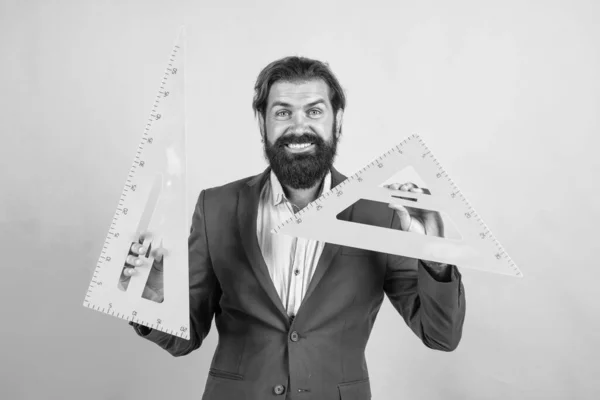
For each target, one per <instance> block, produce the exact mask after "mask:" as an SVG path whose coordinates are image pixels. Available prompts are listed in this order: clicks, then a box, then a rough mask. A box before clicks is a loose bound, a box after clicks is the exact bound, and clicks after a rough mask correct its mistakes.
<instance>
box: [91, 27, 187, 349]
mask: <svg viewBox="0 0 600 400" xmlns="http://www.w3.org/2000/svg"><path fill="white" fill-rule="evenodd" d="M185 39H186V36H185V26H184V25H182V26H180V28H179V30H178V33H177V36H176V38H175V40H174V41H173V43H172V45H171V46H170V49H171V51H170V52H169V60H168V61H167V63H166V64H167V65H166V66H165V68H164V69H163V75H162V78H161V81H160V83H159V86H158V90H157V91H156V95H155V96H154V103H152V104H151V106H150V111H149V113H148V114H147V115H149V118H148V120H151V116H152V114H153V111H152V109H153V108H154V107H155V106H154V104H155V103H156V99H158V98H160V91H161V90H162V88H161V86H162V85H164V83H165V80H164V79H165V77H166V76H168V74H167V71H168V69H169V61H170V58H171V57H172V56H173V55H174V52H176V51H175V49H176V48H182V50H183V51H182V52H183V58H182V64H183V65H184V74H183V87H184V95H183V106H184V107H183V121H184V123H183V129H184V152H185V167H184V168H185V183H184V185H185V187H186V188H187V185H188V183H189V180H188V157H187V148H186V146H187V121H186V119H185V116H186V114H187V102H186V101H185V100H186V96H185V83H186V74H185V62H186V40H185ZM148 120H147V121H148ZM146 126H147V125H146ZM151 129H152V125H150V129H148V130H146V129H145V128H144V130H143V132H142V133H141V135H140V136H141V139H140V140H139V142H138V147H139V145H140V144H141V143H142V142H143V141H144V137H145V136H146V135H147V134H148V132H149V131H150V130H151ZM135 160H136V157H135V149H134V156H133V161H131V165H130V167H129V169H128V171H127V175H126V177H125V179H124V180H123V182H124V184H123V185H122V189H121V191H120V195H119V197H118V199H117V202H116V203H117V204H116V206H115V207H114V210H115V212H114V213H113V216H112V220H111V223H110V224H109V226H108V229H107V230H106V235H105V237H104V242H103V244H102V248H101V249H100V255H99V256H98V260H97V261H96V266H95V267H94V270H93V271H92V273H91V276H90V278H89V280H88V281H89V284H88V286H87V288H86V292H85V294H84V300H83V304H82V305H83V307H85V308H87V309H91V310H94V311H98V312H101V313H103V314H106V315H108V316H112V317H115V318H118V319H121V320H124V321H128V322H134V323H138V324H140V325H143V326H146V327H148V328H151V329H153V330H158V331H161V332H164V333H168V334H170V335H173V336H177V337H180V338H182V339H186V340H190V331H191V318H190V316H189V299H188V316H187V318H188V321H187V326H188V329H187V330H186V331H185V334H182V335H179V333H182V332H181V331H174V332H175V333H173V330H172V329H168V328H167V327H164V328H163V327H162V326H161V327H159V326H158V325H157V327H153V325H154V324H150V323H148V324H146V323H145V321H141V320H140V319H139V318H130V317H129V316H127V315H126V314H122V315H123V316H119V315H118V314H121V313H120V312H118V313H117V315H115V314H114V313H112V314H111V313H110V309H109V310H105V308H103V309H100V306H99V305H98V304H96V303H92V302H91V301H90V300H88V299H87V298H88V295H89V293H90V292H91V291H92V289H93V288H95V287H96V286H97V285H94V283H93V281H94V279H95V277H96V276H95V275H96V274H97V272H98V271H99V269H100V268H102V265H101V263H100V258H101V257H102V250H104V249H105V248H106V247H107V241H108V240H109V237H110V236H111V234H110V231H111V230H112V225H113V222H114V220H115V217H116V216H117V210H118V208H119V202H120V201H121V199H122V197H123V194H124V192H125V188H126V187H127V180H128V178H129V175H130V174H131V172H132V169H133V166H134V165H135ZM159 199H160V197H159ZM183 201H184V213H185V215H186V216H187V214H188V210H189V207H188V206H189V204H188V203H189V202H188V198H187V195H185V196H184V199H183ZM119 215H121V214H119ZM186 230H187V228H186ZM188 264H189V259H188ZM187 268H188V269H189V265H188V267H187ZM188 272H189V271H188ZM188 275H189V274H188ZM188 286H189V277H188ZM188 291H189V288H188ZM140 299H144V298H143V297H140ZM144 300H148V299H144ZM148 301H152V300H148ZM157 304H161V303H157ZM136 320H137V321H136Z"/></svg>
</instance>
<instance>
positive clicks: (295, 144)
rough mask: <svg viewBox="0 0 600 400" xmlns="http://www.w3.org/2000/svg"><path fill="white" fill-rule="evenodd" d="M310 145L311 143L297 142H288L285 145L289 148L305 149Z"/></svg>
mask: <svg viewBox="0 0 600 400" xmlns="http://www.w3.org/2000/svg"><path fill="white" fill-rule="evenodd" d="M310 146H312V143H302V144H297V143H292V144H288V145H287V147H289V148H290V149H306V148H307V147H310Z"/></svg>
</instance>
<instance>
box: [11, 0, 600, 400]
mask: <svg viewBox="0 0 600 400" xmlns="http://www.w3.org/2000/svg"><path fill="white" fill-rule="evenodd" d="M217 3H218V2H202V1H148V0H146V1H141V0H138V1H101V0H97V1H81V0H79V1H75V0H73V1H16V0H14V1H7V0H1V1H0V49H1V50H2V52H1V55H0V57H1V62H0V78H1V79H0V93H1V95H0V118H1V119H0V121H1V125H0V126H1V128H0V129H1V142H0V182H1V184H2V188H1V190H0V226H1V229H0V247H1V250H2V271H3V274H2V279H0V296H1V298H2V301H1V302H0V304H1V305H0V307H1V308H0V311H1V322H0V330H1V337H0V343H1V351H0V354H1V356H0V366H1V369H0V397H1V398H2V399H7V400H13V399H14V400H17V399H40V400H46V399H48V400H49V399H65V398H67V399H94V400H95V399H131V400H137V399H140V400H142V399H144V400H155V399H156V400H161V399H194V398H196V399H199V398H200V396H201V393H202V390H203V387H204V382H205V379H206V376H207V371H208V366H209V363H210V361H211V357H212V354H213V350H214V348H215V344H216V333H215V331H214V330H213V331H211V334H210V336H209V338H208V339H207V340H206V342H205V343H204V345H203V347H202V348H201V349H199V350H198V351H196V352H195V353H193V354H192V355H190V356H187V357H183V358H173V357H171V356H170V355H169V354H168V353H166V352H165V351H163V350H161V349H160V348H158V347H157V346H155V345H154V344H152V343H149V342H147V341H145V340H143V339H140V338H138V337H137V336H136V335H135V334H134V332H133V331H132V329H131V327H129V326H128V325H127V322H125V321H123V320H120V319H117V318H114V317H109V316H107V315H104V314H102V313H99V312H96V311H92V310H90V309H87V308H84V307H83V305H82V302H83V298H84V294H85V292H86V290H87V287H88V284H89V281H90V278H91V274H92V271H93V269H94V268H95V265H96V261H97V260H98V256H99V255H100V249H101V247H102V244H103V241H104V238H105V235H106V231H107V229H108V225H109V223H110V220H111V219H112V216H113V213H114V210H115V207H116V203H117V201H118V198H119V195H120V193H121V190H122V188H123V184H124V179H125V176H126V172H127V171H128V170H129V167H130V165H131V161H132V159H133V155H134V153H135V148H136V147H137V144H138V141H139V138H140V136H141V133H142V131H143V127H144V121H145V120H146V118H147V117H148V114H149V112H150V110H151V104H152V102H153V101H154V96H155V94H156V91H157V88H158V85H159V82H160V78H161V76H162V73H163V71H164V68H165V66H166V62H167V58H168V54H169V52H170V51H171V45H172V43H173V40H174V38H175V35H176V33H177V30H178V27H179V26H181V25H183V24H185V25H186V30H187V38H188V41H187V60H188V63H187V65H186V68H187V76H186V78H187V82H188V86H187V96H188V97H187V105H188V121H187V123H188V129H189V130H188V135H189V148H188V149H189V156H190V159H189V167H190V175H189V181H190V188H189V194H188V195H189V201H190V202H195V200H196V198H197V196H198V193H199V191H200V190H201V189H202V188H206V187H211V186H216V185H220V184H224V183H226V182H229V181H232V180H235V179H239V178H242V177H245V176H248V175H253V174H256V173H259V172H261V171H262V170H263V168H264V167H265V165H266V164H265V161H264V159H263V156H262V147H261V143H260V137H259V132H258V128H257V125H256V123H255V121H254V119H253V115H252V111H251V101H252V94H253V84H254V81H255V79H256V76H257V74H258V73H259V71H260V70H261V69H262V68H263V67H264V66H265V65H266V64H267V63H269V62H271V61H273V60H274V59H276V58H279V57H283V56H286V55H291V54H298V55H304V56H308V57H314V58H319V59H322V60H324V61H327V62H329V63H330V65H331V67H332V69H333V71H334V72H335V73H336V74H337V75H338V77H339V79H340V81H341V83H342V85H343V86H344V88H345V89H346V91H347V95H348V99H349V100H348V107H347V110H346V115H345V120H344V135H343V140H342V142H341V145H340V149H339V158H338V161H337V163H336V166H337V168H338V169H339V170H340V171H341V172H343V173H346V174H351V173H353V172H355V171H356V170H357V169H359V168H361V167H362V166H363V165H364V164H366V162H367V161H370V160H371V159H373V158H374V157H376V156H378V155H380V154H381V153H382V152H384V151H386V150H388V149H389V148H390V147H392V146H393V145H395V144H397V143H398V142H400V141H401V140H402V139H404V138H405V137H406V136H408V135H410V134H411V133H413V132H417V133H420V134H422V135H423V136H424V138H425V139H426V141H427V143H428V145H429V147H430V148H431V150H432V151H433V152H434V154H435V155H436V157H437V158H438V159H439V161H440V162H441V163H442V165H443V166H444V167H445V169H446V170H447V171H448V173H449V174H450V176H451V177H452V178H453V180H454V181H455V182H456V183H457V184H458V186H459V187H460V188H461V190H462V191H463V192H464V193H465V195H466V196H467V198H468V199H469V201H470V203H471V204H472V205H473V206H474V207H475V209H476V210H477V211H478V213H479V214H480V215H481V216H482V217H483V219H484V220H485V221H486V223H487V224H488V226H489V228H490V229H491V230H492V232H493V233H494V234H495V235H496V237H497V238H498V239H499V240H500V242H501V243H502V245H503V246H504V247H505V248H506V250H507V252H508V254H509V255H510V256H511V257H512V258H513V259H514V261H515V262H516V263H517V265H518V266H519V267H520V268H521V269H522V271H523V273H524V275H525V277H524V278H523V279H519V278H511V277H506V276H500V275H491V274H487V273H483V272H477V271H469V270H462V273H463V276H464V283H465V286H466V296H467V318H466V321H465V326H464V336H463V340H462V343H461V344H460V346H459V348H458V349H457V350H456V351H455V352H452V353H442V352H436V351H432V350H429V349H427V348H426V347H425V346H423V345H422V344H421V343H420V342H419V341H418V339H417V338H416V337H415V336H414V335H413V334H412V332H410V331H409V329H408V328H407V327H406V326H405V324H404V322H403V321H402V319H401V318H400V317H399V316H398V315H397V314H396V312H395V311H394V310H393V309H392V307H391V306H390V304H389V302H388V301H387V300H386V301H385V303H384V306H383V308H382V310H381V312H380V315H379V318H378V320H377V323H376V325H375V328H374V332H373V335H372V337H371V340H370V343H369V346H368V351H367V357H368V362H369V367H370V376H371V380H372V387H373V398H374V399H378V400H379V399H381V400H387V399H412V400H416V399H423V400H431V399H474V400H475V399H476V400H483V399H502V400H506V399H595V398H599V397H600V390H599V383H598V375H599V373H600V368H599V367H598V360H599V358H600V351H599V350H598V338H599V337H600V329H599V325H600V323H599V318H598V314H599V309H600V301H599V300H598V296H597V293H598V290H597V288H598V276H599V275H598V272H597V261H596V259H597V258H596V254H595V253H596V252H595V251H594V250H597V249H598V244H597V238H598V235H597V226H598V221H599V211H598V207H597V204H598V200H597V199H598V195H599V190H598V184H597V182H598V173H599V172H600V169H599V168H598V164H599V162H598V157H597V151H598V145H599V144H600V140H598V135H599V128H600V124H599V117H598V110H599V109H600V79H599V73H598V71H600V26H599V25H598V23H597V22H598V20H599V19H600V6H599V3H598V2H596V1H593V0H590V1H573V0H568V1H567V0H565V1H523V0H504V1H487V2H484V1H464V0H461V1H453V2H446V1H443V0H438V1H419V2H415V1H410V2H409V1H387V2H384V1H376V0H370V1H367V2H359V1H345V2H344V3H343V5H342V2H336V3H334V2H325V1H318V2H298V1H260V2H258V1H255V2H251V1H231V2H227V5H222V6H217V5H216V4H217ZM190 204H194V203H190ZM190 216H191V214H190ZM213 329H214V328H213Z"/></svg>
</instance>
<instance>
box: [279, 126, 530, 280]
mask: <svg viewBox="0 0 600 400" xmlns="http://www.w3.org/2000/svg"><path fill="white" fill-rule="evenodd" d="M407 168H410V169H413V170H414V171H416V172H417V173H418V175H419V177H420V178H422V180H423V181H424V182H425V187H426V188H427V189H429V191H430V192H431V194H421V193H412V192H405V191H400V190H391V189H388V188H386V187H383V186H382V184H383V183H385V182H386V181H388V180H389V179H390V178H392V177H393V176H395V175H396V174H398V173H399V172H401V171H403V170H405V169H407ZM396 182H397V181H396ZM388 183H389V182H388ZM397 183H405V182H397ZM413 183H415V184H416V182H413ZM417 185H418V184H417ZM418 186H420V185H418ZM360 199H365V200H371V201H378V202H383V203H396V204H401V205H404V206H408V207H412V208H419V209H425V210H431V211H438V212H440V213H443V214H445V215H446V216H449V218H450V219H451V222H452V224H453V225H454V228H455V229H456V230H457V231H458V233H459V235H460V238H458V239H457V238H449V237H436V236H429V235H421V234H417V233H413V232H405V231H402V230H399V229H389V228H384V227H379V226H372V225H366V224H358V223H355V222H350V221H343V220H340V219H338V218H337V215H338V214H339V213H340V212H342V211H343V210H345V209H346V208H348V207H350V206H351V205H352V204H354V203H355V202H357V201H358V200H360ZM273 233H278V234H285V235H289V236H294V237H303V238H308V239H314V240H319V241H323V242H328V243H334V244H338V245H344V246H350V247H356V248H361V249H367V250H373V251H377V252H382V253H387V254H395V255H401V256H406V257H411V258H417V259H422V260H429V261H437V262H441V263H448V264H454V265H456V266H457V267H459V268H462V267H464V268H471V269H476V270H482V271H487V272H492V273H497V274H503V275H511V276H518V277H522V273H521V271H520V270H519V269H518V268H517V266H516V265H515V263H514V262H513V261H512V259H511V258H510V257H509V256H508V254H507V253H506V251H505V250H504V248H503V247H502V246H501V245H500V243H499V242H498V240H496V238H495V237H494V235H493V234H492V232H491V231H490V230H489V229H488V227H487V226H486V225H485V223H484V222H483V220H482V219H481V217H480V216H479V215H478V214H477V213H476V212H475V210H474V209H473V207H472V206H471V205H470V203H469V202H468V201H467V199H466V198H465V196H464V195H463V193H461V191H460V190H459V189H458V187H457V186H456V184H455V183H454V182H453V181H452V179H451V178H450V177H449V176H448V174H447V173H446V171H445V170H444V169H443V168H442V166H441V165H440V163H439V162H438V161H437V160H436V158H435V157H434V156H433V153H432V152H431V151H430V150H429V148H428V147H427V146H426V145H425V143H424V141H423V139H422V138H421V137H420V136H419V135H417V134H414V135H412V136H410V137H408V138H407V139H405V140H404V141H402V143H400V144H399V145H397V146H395V147H394V148H392V149H390V150H389V151H387V152H386V153H384V154H383V155H381V156H380V157H378V158H376V159H375V160H374V161H373V162H371V163H370V164H368V165H367V166H365V167H364V168H362V169H360V170H359V171H358V172H357V173H356V174H354V175H352V176H350V177H348V179H346V180H345V181H344V182H342V183H340V184H339V185H338V186H336V187H335V188H333V189H331V190H330V191H328V192H326V193H323V194H322V195H321V196H320V197H319V198H317V199H316V200H314V201H313V202H311V203H310V204H309V205H308V206H306V207H305V208H303V209H302V210H301V211H299V212H298V213H296V214H295V215H294V217H292V218H290V219H289V220H287V221H285V222H284V223H282V224H281V225H279V226H278V227H277V228H275V229H273Z"/></svg>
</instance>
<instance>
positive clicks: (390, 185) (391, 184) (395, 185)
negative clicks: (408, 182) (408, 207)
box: [384, 183, 400, 190]
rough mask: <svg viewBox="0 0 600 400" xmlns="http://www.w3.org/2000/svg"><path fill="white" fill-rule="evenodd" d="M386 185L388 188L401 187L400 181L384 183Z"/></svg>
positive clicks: (395, 188) (396, 188)
mask: <svg viewBox="0 0 600 400" xmlns="http://www.w3.org/2000/svg"><path fill="white" fill-rule="evenodd" d="M384 186H385V187H386V188H388V189H392V190H398V188H399V187H400V183H388V184H387V185H384Z"/></svg>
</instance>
